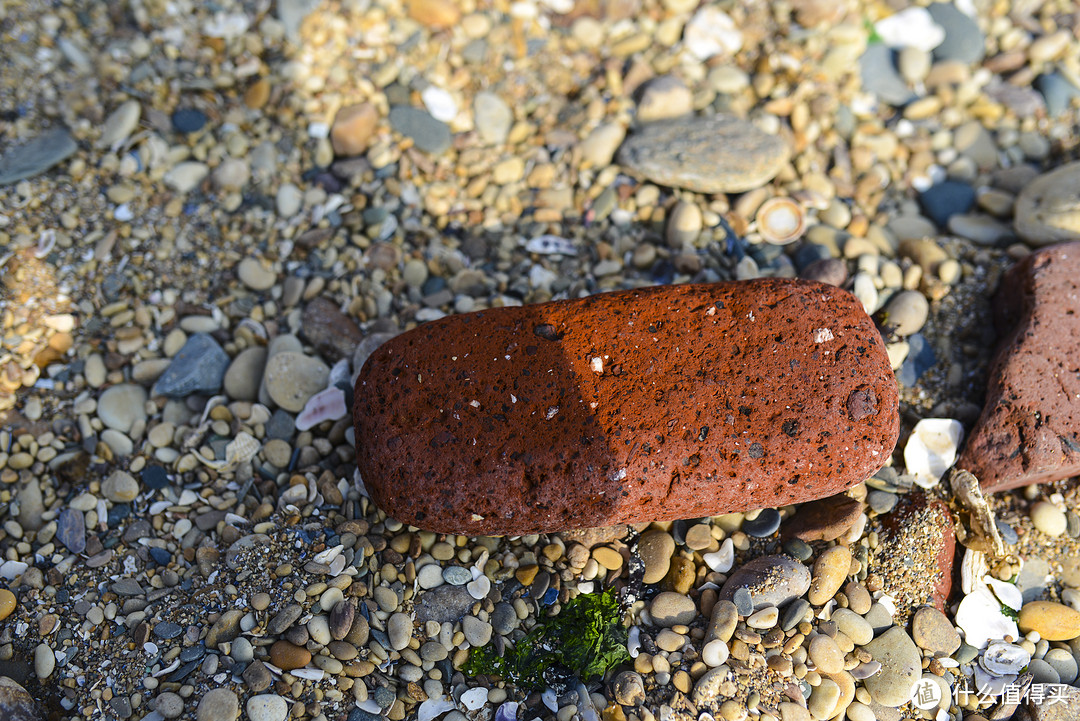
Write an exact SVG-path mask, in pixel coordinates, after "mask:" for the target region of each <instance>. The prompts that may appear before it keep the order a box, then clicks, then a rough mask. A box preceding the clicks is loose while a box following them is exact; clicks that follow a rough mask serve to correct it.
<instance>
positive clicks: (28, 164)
mask: <svg viewBox="0 0 1080 721" xmlns="http://www.w3.org/2000/svg"><path fill="white" fill-rule="evenodd" d="M78 149H79V146H78V145H77V144H76V143H75V139H74V138H72V137H71V134H70V133H69V132H68V131H67V130H66V129H64V128H53V129H52V130H50V131H48V132H45V133H42V134H41V135H38V136H37V137H35V138H33V139H32V140H30V141H28V142H26V143H23V144H22V145H16V146H15V147H12V148H9V149H8V150H7V151H6V152H5V153H3V154H2V155H0V187H3V186H5V185H11V184H12V183H17V182H19V181H20V180H24V179H26V178H33V177H35V176H37V175H40V174H41V173H44V172H45V171H46V170H48V169H49V168H51V167H53V166H54V165H56V164H57V163H60V162H62V161H64V160H67V159H68V158H69V157H71V156H72V155H74V154H75V152H76V151H77V150H78Z"/></svg>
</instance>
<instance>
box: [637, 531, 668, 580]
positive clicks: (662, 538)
mask: <svg viewBox="0 0 1080 721" xmlns="http://www.w3.org/2000/svg"><path fill="white" fill-rule="evenodd" d="M674 553H675V540H674V539H673V538H672V537H671V534H670V533H667V532H666V531H659V530H652V531H647V532H645V533H643V534H642V535H641V538H640V539H639V540H638V554H639V555H640V556H641V560H642V562H643V563H644V564H645V574H644V577H643V578H642V581H643V582H644V583H650V584H651V583H659V582H660V581H661V580H662V579H663V578H664V576H666V575H667V572H668V569H669V568H670V567H671V556H672V554H674Z"/></svg>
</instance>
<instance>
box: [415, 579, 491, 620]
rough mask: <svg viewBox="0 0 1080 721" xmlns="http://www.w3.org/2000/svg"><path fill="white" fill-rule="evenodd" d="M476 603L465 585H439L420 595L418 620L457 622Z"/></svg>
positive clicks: (416, 607)
mask: <svg viewBox="0 0 1080 721" xmlns="http://www.w3.org/2000/svg"><path fill="white" fill-rule="evenodd" d="M474 603H476V599H475V598H473V597H472V595H471V594H470V593H469V591H468V589H466V588H465V587H464V586H439V587H438V588H433V589H431V590H430V591H427V592H425V593H423V594H421V595H420V600H419V601H417V602H416V605H415V606H414V610H415V612H416V621H417V622H418V623H426V622H427V621H438V622H439V623H443V622H444V621H446V622H449V623H455V622H457V621H460V620H461V617H462V616H464V615H465V613H466V612H467V611H468V610H469V608H470V607H472V605H473V604H474Z"/></svg>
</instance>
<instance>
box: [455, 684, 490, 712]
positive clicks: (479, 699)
mask: <svg viewBox="0 0 1080 721" xmlns="http://www.w3.org/2000/svg"><path fill="white" fill-rule="evenodd" d="M487 697H488V690H487V689H486V688H484V687H483V686H477V687H476V688H470V689H469V690H468V691H466V692H465V693H463V694H461V705H462V706H464V707H465V708H467V709H468V710H469V711H475V710H476V709H478V708H480V707H481V706H483V705H484V704H485V703H487Z"/></svg>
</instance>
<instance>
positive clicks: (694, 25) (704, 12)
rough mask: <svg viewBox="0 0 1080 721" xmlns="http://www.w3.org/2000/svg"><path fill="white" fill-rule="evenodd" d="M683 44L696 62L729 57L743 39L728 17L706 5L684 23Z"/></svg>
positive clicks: (737, 48) (740, 45) (735, 51)
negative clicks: (720, 56) (716, 57)
mask: <svg viewBox="0 0 1080 721" xmlns="http://www.w3.org/2000/svg"><path fill="white" fill-rule="evenodd" d="M683 42H684V43H685V44H686V49H687V50H689V51H690V53H691V54H692V55H693V56H694V57H696V58H697V59H698V60H708V59H709V58H711V57H713V56H714V55H722V56H731V55H734V54H735V53H737V52H739V49H740V48H742V44H743V37H742V32H741V31H740V30H739V28H738V26H737V25H736V24H735V21H734V20H732V19H731V16H730V15H728V14H727V13H725V12H724V11H723V10H720V9H719V8H717V7H713V6H710V5H706V6H704V7H702V8H701V9H700V10H698V11H697V12H696V13H694V16H693V17H691V18H690V20H689V22H687V23H686V27H685V28H684V29H683Z"/></svg>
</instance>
